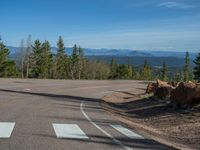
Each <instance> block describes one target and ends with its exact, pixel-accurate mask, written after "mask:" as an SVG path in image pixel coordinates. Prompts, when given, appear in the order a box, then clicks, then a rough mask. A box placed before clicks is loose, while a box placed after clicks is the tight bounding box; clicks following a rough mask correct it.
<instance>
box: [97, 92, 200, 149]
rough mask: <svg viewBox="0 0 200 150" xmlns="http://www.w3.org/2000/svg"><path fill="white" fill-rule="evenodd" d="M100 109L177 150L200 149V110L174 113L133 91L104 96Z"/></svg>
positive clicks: (164, 104) (163, 104) (175, 110)
mask: <svg viewBox="0 0 200 150" xmlns="http://www.w3.org/2000/svg"><path fill="white" fill-rule="evenodd" d="M101 106H102V107H103V108H104V109H106V110H107V111H108V112H110V113H111V114H113V115H114V116H115V117H116V118H118V119H119V120H120V121H122V122H124V123H126V124H128V125H129V126H131V127H132V128H134V129H136V130H137V131H138V132H140V133H141V134H142V135H144V136H146V137H150V138H152V139H154V140H156V141H158V142H161V143H163V144H167V145H169V146H173V147H175V148H177V149H194V150H197V149H200V106H196V107H194V108H192V109H175V108H173V107H172V106H170V105H169V104H168V102H167V101H163V100H159V99H156V98H153V97H147V96H146V95H143V94H142V93H137V94H134V91H132V92H116V93H113V94H111V95H107V96H104V97H103V98H102V101H101Z"/></svg>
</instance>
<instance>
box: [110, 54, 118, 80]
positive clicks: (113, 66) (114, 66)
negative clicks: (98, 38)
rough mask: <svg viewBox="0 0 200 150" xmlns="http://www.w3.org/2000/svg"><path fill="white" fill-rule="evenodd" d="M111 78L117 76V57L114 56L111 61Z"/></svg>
mask: <svg viewBox="0 0 200 150" xmlns="http://www.w3.org/2000/svg"><path fill="white" fill-rule="evenodd" d="M109 78H110V79H116V78H117V64H116V62H115V58H114V57H112V59H111V63H110V75H109Z"/></svg>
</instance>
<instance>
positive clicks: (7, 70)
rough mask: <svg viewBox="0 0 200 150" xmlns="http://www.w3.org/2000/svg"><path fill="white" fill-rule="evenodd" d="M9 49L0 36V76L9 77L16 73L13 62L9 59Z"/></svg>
mask: <svg viewBox="0 0 200 150" xmlns="http://www.w3.org/2000/svg"><path fill="white" fill-rule="evenodd" d="M9 53H10V51H9V49H8V48H7V47H6V46H5V45H4V43H3V42H2V41H1V38H0V77H10V76H15V75H16V67H15V62H14V61H12V60H9Z"/></svg>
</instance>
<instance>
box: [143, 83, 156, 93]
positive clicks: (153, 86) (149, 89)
mask: <svg viewBox="0 0 200 150" xmlns="http://www.w3.org/2000/svg"><path fill="white" fill-rule="evenodd" d="M156 89H157V84H156V83H152V82H151V83H149V84H148V86H147V89H146V93H147V94H151V93H155V91H156Z"/></svg>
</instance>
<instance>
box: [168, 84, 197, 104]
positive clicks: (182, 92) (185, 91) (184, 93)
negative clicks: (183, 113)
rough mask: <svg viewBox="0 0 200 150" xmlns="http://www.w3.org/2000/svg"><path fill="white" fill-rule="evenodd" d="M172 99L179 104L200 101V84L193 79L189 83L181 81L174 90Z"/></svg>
mask: <svg viewBox="0 0 200 150" xmlns="http://www.w3.org/2000/svg"><path fill="white" fill-rule="evenodd" d="M170 99H171V101H172V102H173V103H175V104H176V105H178V106H184V105H191V104H194V103H200V85H198V84H195V83H193V82H191V81H189V82H187V83H184V82H181V83H179V85H178V86H177V88H176V89H175V90H173V91H172V93H171V97H170Z"/></svg>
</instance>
